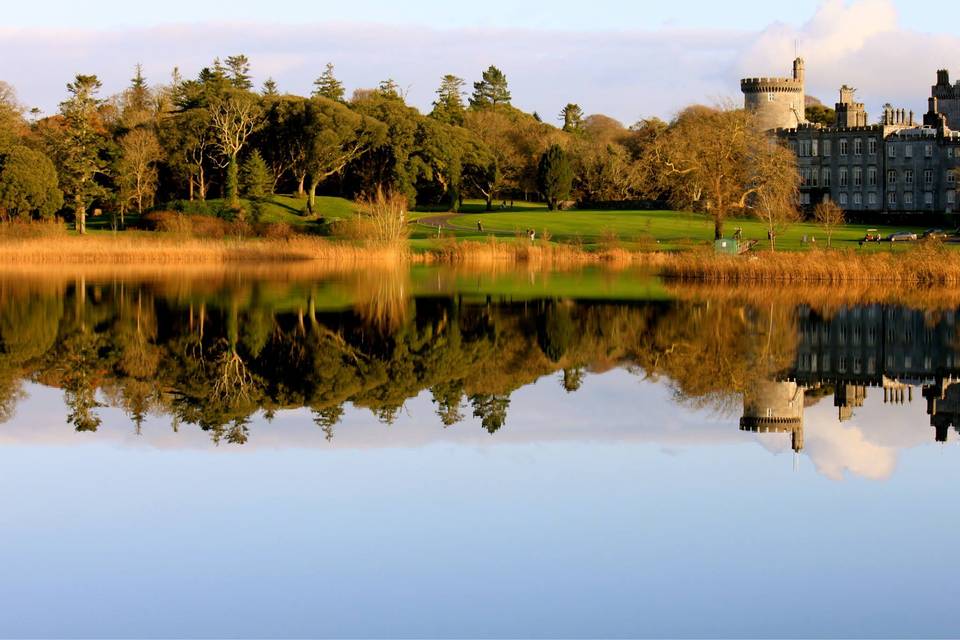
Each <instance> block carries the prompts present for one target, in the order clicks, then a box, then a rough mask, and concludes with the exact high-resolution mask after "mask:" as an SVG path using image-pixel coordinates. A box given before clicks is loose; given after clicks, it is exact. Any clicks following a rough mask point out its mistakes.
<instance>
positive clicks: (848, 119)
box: [835, 85, 867, 127]
mask: <svg viewBox="0 0 960 640" xmlns="http://www.w3.org/2000/svg"><path fill="white" fill-rule="evenodd" d="M855 92H856V89H854V88H853V87H848V86H847V85H843V86H842V87H840V102H838V103H837V104H836V105H835V107H836V112H837V126H838V127H865V126H867V111H866V109H865V108H864V106H863V103H862V102H857V101H855V100H854V99H853V94H854V93H855Z"/></svg>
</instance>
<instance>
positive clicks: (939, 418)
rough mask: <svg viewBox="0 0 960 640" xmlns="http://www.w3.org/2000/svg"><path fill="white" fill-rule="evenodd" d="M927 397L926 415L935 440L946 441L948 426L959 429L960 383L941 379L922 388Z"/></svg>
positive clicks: (924, 395)
mask: <svg viewBox="0 0 960 640" xmlns="http://www.w3.org/2000/svg"><path fill="white" fill-rule="evenodd" d="M923 397H924V398H926V399H927V415H929V416H930V426H931V427H933V428H934V431H935V437H936V440H937V442H946V441H947V434H948V433H949V432H950V427H953V428H954V429H957V430H960V384H958V383H957V382H953V381H950V380H942V381H940V383H939V384H936V385H930V386H927V387H924V388H923Z"/></svg>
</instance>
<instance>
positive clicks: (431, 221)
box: [417, 213, 463, 231]
mask: <svg viewBox="0 0 960 640" xmlns="http://www.w3.org/2000/svg"><path fill="white" fill-rule="evenodd" d="M459 215H460V214H459V213H441V214H438V215H435V216H430V217H429V218H420V219H419V220H417V224H422V225H426V226H428V227H433V228H434V229H436V228H437V227H440V228H441V229H460V230H461V231H462V230H463V227H455V226H453V225H452V224H450V220H451V219H453V218H456V217H457V216H459Z"/></svg>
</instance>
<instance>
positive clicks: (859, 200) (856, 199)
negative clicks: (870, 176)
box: [853, 191, 863, 207]
mask: <svg viewBox="0 0 960 640" xmlns="http://www.w3.org/2000/svg"><path fill="white" fill-rule="evenodd" d="M853 204H854V205H856V206H858V207H859V206H862V205H863V194H862V193H860V192H859V191H858V192H857V193H855V194H853Z"/></svg>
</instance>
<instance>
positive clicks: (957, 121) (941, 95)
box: [924, 69, 960, 129]
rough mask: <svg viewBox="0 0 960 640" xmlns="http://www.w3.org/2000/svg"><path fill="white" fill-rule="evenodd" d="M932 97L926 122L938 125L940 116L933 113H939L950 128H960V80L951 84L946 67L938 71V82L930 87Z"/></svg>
mask: <svg viewBox="0 0 960 640" xmlns="http://www.w3.org/2000/svg"><path fill="white" fill-rule="evenodd" d="M930 98H931V100H930V110H929V112H928V116H929V117H924V124H926V125H927V126H937V124H938V123H939V121H940V118H938V117H937V116H936V115H933V114H937V113H939V114H941V115H943V116H944V119H945V120H946V125H947V126H948V127H949V128H951V129H960V82H958V83H957V84H954V85H951V84H950V72H949V71H947V70H946V69H940V70H939V71H937V84H935V85H933V86H932V87H930Z"/></svg>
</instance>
